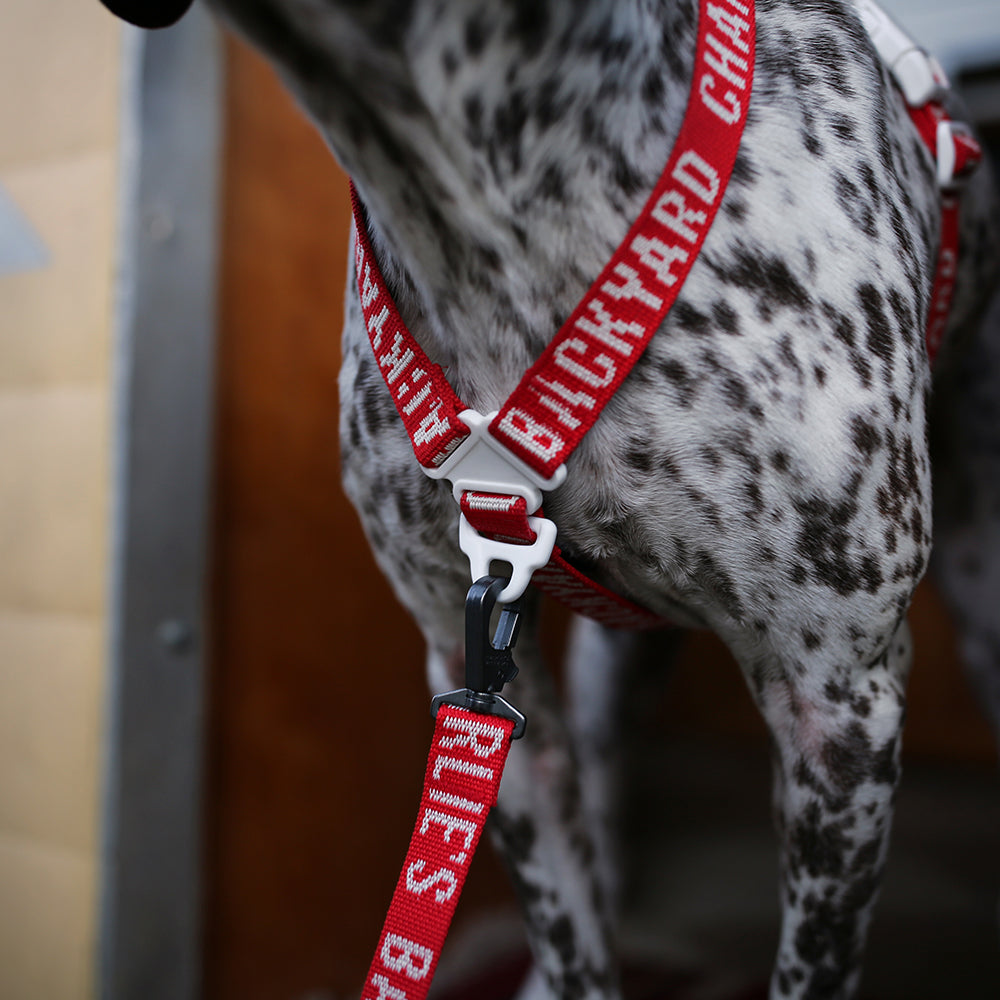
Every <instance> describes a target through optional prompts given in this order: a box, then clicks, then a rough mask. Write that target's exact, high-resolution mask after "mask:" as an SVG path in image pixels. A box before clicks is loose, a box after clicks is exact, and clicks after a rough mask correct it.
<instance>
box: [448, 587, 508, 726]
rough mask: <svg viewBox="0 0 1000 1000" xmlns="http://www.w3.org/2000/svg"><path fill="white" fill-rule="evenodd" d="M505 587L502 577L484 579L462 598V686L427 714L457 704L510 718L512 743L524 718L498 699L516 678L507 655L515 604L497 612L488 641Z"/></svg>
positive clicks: (451, 692)
mask: <svg viewBox="0 0 1000 1000" xmlns="http://www.w3.org/2000/svg"><path fill="white" fill-rule="evenodd" d="M506 586H507V580H505V579H504V578H503V577H499V576H484V577H481V578H480V579H478V580H477V581H476V582H475V583H474V584H473V585H472V586H471V587H470V588H469V593H468V595H467V596H466V598H465V687H464V688H460V689H459V690H457V691H449V692H447V693H446V694H439V695H436V696H435V697H434V698H433V700H432V701H431V711H432V712H433V714H434V715H435V716H436V715H437V712H438V709H439V708H440V707H441V705H458V706H459V707H460V708H466V709H468V710H469V711H471V712H479V713H481V714H483V715H499V716H502V717H503V718H506V719H512V720H513V722H514V732H513V734H512V736H513V738H514V739H515V740H516V739H519V738H520V737H521V736H523V735H524V729H525V726H526V720H525V717H524V716H523V715H522V714H521V713H520V712H519V711H518V710H517V709H516V708H514V706H513V705H511V704H510V702H508V701H507V700H506V699H504V698H501V697H500V691H502V690H503V686H504V684H506V683H507V682H508V681H512V680H513V679H514V678H515V677H516V676H517V667H516V666H515V664H514V657H513V654H512V652H511V651H512V649H513V647H514V643H515V642H517V632H518V626H519V624H520V609H519V607H518V605H517V604H516V603H514V604H508V605H506V606H505V607H503V608H502V609H501V612H500V620H499V621H498V623H497V629H496V633H495V635H494V636H493V638H492V639H491V638H490V619H491V617H492V615H493V611H494V609H495V608H496V604H497V597H498V596H499V595H500V592H501V591H502V590H503V589H504V587H506Z"/></svg>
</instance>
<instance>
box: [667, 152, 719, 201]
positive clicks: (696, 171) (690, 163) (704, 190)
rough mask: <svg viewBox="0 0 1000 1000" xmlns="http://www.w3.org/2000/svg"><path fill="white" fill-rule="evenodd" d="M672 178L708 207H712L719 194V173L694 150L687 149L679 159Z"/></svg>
mask: <svg viewBox="0 0 1000 1000" xmlns="http://www.w3.org/2000/svg"><path fill="white" fill-rule="evenodd" d="M671 176H672V177H673V178H674V180H675V181H677V183H678V184H682V185H683V186H684V187H686V188H687V189H688V191H690V192H691V193H692V194H693V195H696V196H697V197H699V198H701V200H702V201H703V202H705V204H706V205H711V204H712V203H713V202H714V201H715V198H716V195H718V193H719V187H720V183H719V172H718V171H717V170H716V169H715V167H713V166H712V165H711V164H710V163H709V162H708V161H707V160H706V159H705V158H704V157H703V156H699V155H698V154H697V153H696V152H695V151H694V150H693V149H686V150H685V151H684V152H683V153H681V155H680V156H678V157H677V165H676V166H675V167H674V169H673V173H672V175H671Z"/></svg>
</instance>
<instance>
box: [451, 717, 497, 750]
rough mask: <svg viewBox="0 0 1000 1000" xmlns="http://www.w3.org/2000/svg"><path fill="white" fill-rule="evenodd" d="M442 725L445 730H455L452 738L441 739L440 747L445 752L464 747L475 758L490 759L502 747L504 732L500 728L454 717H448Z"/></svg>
mask: <svg viewBox="0 0 1000 1000" xmlns="http://www.w3.org/2000/svg"><path fill="white" fill-rule="evenodd" d="M444 725H445V729H452V730H456V732H455V735H454V736H444V737H442V738H441V746H442V747H443V748H444V749H445V750H454V749H456V748H457V747H466V748H468V749H469V750H471V751H472V752H473V753H474V754H475V755H476V756H477V757H492V756H493V754H495V753H496V752H497V750H499V749H500V747H502V746H503V741H504V731H503V728H502V727H500V726H493V725H490V724H489V723H488V722H480V721H479V720H478V719H463V718H458V717H456V716H449V717H448V718H447V719H446V720H445V724H444Z"/></svg>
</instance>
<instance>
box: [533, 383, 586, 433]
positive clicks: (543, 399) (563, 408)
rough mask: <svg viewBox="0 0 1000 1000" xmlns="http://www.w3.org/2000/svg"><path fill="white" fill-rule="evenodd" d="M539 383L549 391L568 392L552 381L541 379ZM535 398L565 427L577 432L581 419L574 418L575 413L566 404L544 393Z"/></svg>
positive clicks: (537, 394)
mask: <svg viewBox="0 0 1000 1000" xmlns="http://www.w3.org/2000/svg"><path fill="white" fill-rule="evenodd" d="M538 381H539V382H541V384H542V385H544V386H546V387H547V388H549V389H559V390H561V391H562V392H568V390H567V389H566V387H565V386H562V385H560V384H559V383H558V382H553V381H552V380H551V379H550V380H548V381H546V380H545V379H542V378H539V380H538ZM535 398H536V399H537V400H538V402H539V403H541V405H542V406H545V407H548V408H549V409H550V410H551V411H552V412H553V413H554V414H555V415H556V417H557V418H558V420H559V423H561V424H562V425H563V426H564V427H567V428H569V430H571V431H575V430H576V429H577V427H579V426H580V420H579V418H577V417H574V416H573V411H572V410H571V409H570V408H569V407H568V406H567V405H566V404H565V403H560V402H559V400H558V399H555V398H553V397H552V396H547V395H546V394H545V393H544V392H539V393H536V395H535Z"/></svg>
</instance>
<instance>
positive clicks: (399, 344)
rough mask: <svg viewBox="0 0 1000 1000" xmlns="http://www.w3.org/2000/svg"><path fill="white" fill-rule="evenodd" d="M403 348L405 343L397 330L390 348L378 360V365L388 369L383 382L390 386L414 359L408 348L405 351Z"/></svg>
mask: <svg viewBox="0 0 1000 1000" xmlns="http://www.w3.org/2000/svg"><path fill="white" fill-rule="evenodd" d="M404 347H406V342H405V341H404V340H403V335H402V333H400V332H399V331H398V330H397V331H396V336H395V337H394V338H393V341H392V347H390V348H389V350H388V351H386V353H385V354H383V355H382V356H381V357H380V358H379V359H378V363H379V365H380V366H381V367H382V368H388V369H389V371H388V372H387V374H386V376H385V380H386V382H388V383H389V385H390V386H391V385H392V384H393V382H395V381H396V379H398V378H399V376H400V375H402V374H403V372H404V371H406V367H407V365H409V364H410V362H411V361H413V359H414V358H415V357H416V355H415V354H414V353H413V351H412V350H411V349H410V348H409V347H406V349H405V350H404Z"/></svg>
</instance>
